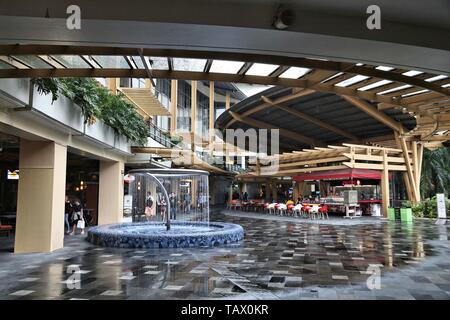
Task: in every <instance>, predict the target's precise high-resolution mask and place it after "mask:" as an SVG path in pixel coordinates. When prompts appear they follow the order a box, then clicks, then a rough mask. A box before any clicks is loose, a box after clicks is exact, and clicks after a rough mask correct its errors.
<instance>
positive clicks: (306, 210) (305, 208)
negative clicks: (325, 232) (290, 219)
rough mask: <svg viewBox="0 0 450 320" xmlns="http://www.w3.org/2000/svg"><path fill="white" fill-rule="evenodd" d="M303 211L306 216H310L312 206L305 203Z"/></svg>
mask: <svg viewBox="0 0 450 320" xmlns="http://www.w3.org/2000/svg"><path fill="white" fill-rule="evenodd" d="M301 211H302V213H303V214H304V215H305V216H307V217H308V216H309V213H310V212H311V208H310V207H309V206H305V205H304V206H303V207H302V210H301Z"/></svg>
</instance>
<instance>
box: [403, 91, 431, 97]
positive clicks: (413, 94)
mask: <svg viewBox="0 0 450 320" xmlns="http://www.w3.org/2000/svg"><path fill="white" fill-rule="evenodd" d="M428 91H430V90H427V89H423V90H419V91H414V92H410V93H405V94H402V97H403V98H405V97H410V96H415V95H417V94H421V93H425V92H428Z"/></svg>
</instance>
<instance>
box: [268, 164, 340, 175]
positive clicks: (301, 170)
mask: <svg viewBox="0 0 450 320" xmlns="http://www.w3.org/2000/svg"><path fill="white" fill-rule="evenodd" d="M340 169H347V166H344V165H336V166H323V167H312V168H299V169H290V170H282V171H280V170H276V171H267V172H261V176H277V177H283V176H286V177H288V176H293V175H295V174H298V173H308V172H318V171H328V170H340Z"/></svg>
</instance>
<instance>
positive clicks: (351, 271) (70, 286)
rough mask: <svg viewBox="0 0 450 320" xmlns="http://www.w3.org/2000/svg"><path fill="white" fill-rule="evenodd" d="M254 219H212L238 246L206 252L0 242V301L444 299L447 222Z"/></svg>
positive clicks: (449, 250)
mask: <svg viewBox="0 0 450 320" xmlns="http://www.w3.org/2000/svg"><path fill="white" fill-rule="evenodd" d="M260 218H261V216H258V215H254V216H252V217H249V216H248V215H246V214H242V215H240V214H239V213H233V215H224V214H213V217H212V220H216V221H225V222H233V223H238V224H241V225H242V226H243V227H244V229H245V240H244V241H243V242H241V243H237V244H233V245H227V246H222V247H215V248H196V249H195V248H191V249H159V250H154V249H152V250H142V249H113V248H102V247H96V246H93V245H91V244H89V243H87V242H86V241H85V240H84V237H83V236H75V237H67V238H66V246H65V248H64V249H61V250H58V251H56V252H54V253H51V254H12V253H10V252H9V250H8V249H6V248H7V247H8V242H7V241H6V240H4V239H1V240H0V248H3V249H1V252H0V299H449V298H450V260H449V254H450V241H449V234H450V233H449V227H448V225H435V224H434V223H433V222H431V221H425V220H418V221H415V222H414V223H413V224H402V223H399V222H388V221H385V220H380V219H367V220H361V221H358V222H355V223H352V222H348V223H345V224H342V223H341V221H339V220H338V219H337V220H330V221H329V222H328V223H311V222H307V221H304V220H302V219H291V220H289V219H288V220H282V219H277V220H276V221H273V220H268V219H260ZM264 218H266V217H264ZM377 274H380V275H381V277H380V278H378V277H377Z"/></svg>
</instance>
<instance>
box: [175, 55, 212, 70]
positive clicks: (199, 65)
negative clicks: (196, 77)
mask: <svg viewBox="0 0 450 320" xmlns="http://www.w3.org/2000/svg"><path fill="white" fill-rule="evenodd" d="M205 65H206V59H190V58H189V59H188V58H173V68H174V69H175V70H178V71H190V72H202V71H203V70H204V69H205Z"/></svg>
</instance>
